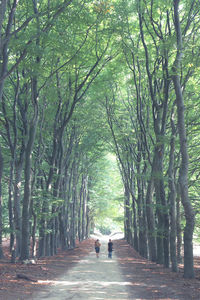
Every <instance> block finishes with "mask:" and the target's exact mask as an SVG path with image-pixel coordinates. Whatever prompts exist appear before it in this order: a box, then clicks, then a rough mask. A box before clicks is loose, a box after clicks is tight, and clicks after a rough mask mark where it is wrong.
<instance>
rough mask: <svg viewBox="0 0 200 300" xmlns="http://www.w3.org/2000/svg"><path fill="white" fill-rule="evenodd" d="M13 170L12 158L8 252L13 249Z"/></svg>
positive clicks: (9, 190)
mask: <svg viewBox="0 0 200 300" xmlns="http://www.w3.org/2000/svg"><path fill="white" fill-rule="evenodd" d="M13 172H14V159H12V161H11V163H10V178H9V187H8V211H9V225H10V253H11V252H12V251H14V241H15V235H14V220H13Z"/></svg>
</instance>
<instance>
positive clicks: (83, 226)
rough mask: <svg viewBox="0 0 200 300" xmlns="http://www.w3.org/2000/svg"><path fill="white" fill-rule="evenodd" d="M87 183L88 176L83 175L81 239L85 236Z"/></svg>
mask: <svg viewBox="0 0 200 300" xmlns="http://www.w3.org/2000/svg"><path fill="white" fill-rule="evenodd" d="M87 184H88V178H87V177H85V180H84V190H83V207H82V240H84V239H85V238H86V234H85V233H86V205H87V204H86V202H87Z"/></svg>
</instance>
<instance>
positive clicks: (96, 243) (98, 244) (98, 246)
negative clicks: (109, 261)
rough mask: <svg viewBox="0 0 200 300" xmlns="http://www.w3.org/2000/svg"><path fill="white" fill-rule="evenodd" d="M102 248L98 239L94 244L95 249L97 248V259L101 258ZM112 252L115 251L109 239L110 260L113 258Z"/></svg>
mask: <svg viewBox="0 0 200 300" xmlns="http://www.w3.org/2000/svg"><path fill="white" fill-rule="evenodd" d="M100 247H101V243H100V242H99V240H98V239H97V240H96V241H95V243H94V248H95V252H96V257H97V258H99V252H100ZM112 251H113V243H112V241H111V239H109V242H108V257H109V258H112Z"/></svg>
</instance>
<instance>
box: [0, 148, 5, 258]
mask: <svg viewBox="0 0 200 300" xmlns="http://www.w3.org/2000/svg"><path fill="white" fill-rule="evenodd" d="M2 176H3V155H2V151H1V145H0V259H2V258H3V257H4V254H3V245H2V238H3V220H2Z"/></svg>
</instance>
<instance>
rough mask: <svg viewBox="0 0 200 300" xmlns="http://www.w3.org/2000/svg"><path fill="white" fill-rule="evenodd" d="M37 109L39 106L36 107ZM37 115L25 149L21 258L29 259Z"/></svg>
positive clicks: (32, 123)
mask: <svg viewBox="0 0 200 300" xmlns="http://www.w3.org/2000/svg"><path fill="white" fill-rule="evenodd" d="M36 110H37V108H36ZM37 116H38V112H36V116H35V118H34V119H33V121H32V122H31V125H30V130H29V139H28V143H27V146H26V150H25V167H24V179H25V183H24V198H23V209H22V243H21V255H20V259H21V260H24V259H29V243H30V241H29V238H30V232H29V217H30V216H29V209H30V196H31V156H32V150H33V144H34V140H35V133H36V127H37Z"/></svg>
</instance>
